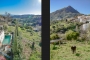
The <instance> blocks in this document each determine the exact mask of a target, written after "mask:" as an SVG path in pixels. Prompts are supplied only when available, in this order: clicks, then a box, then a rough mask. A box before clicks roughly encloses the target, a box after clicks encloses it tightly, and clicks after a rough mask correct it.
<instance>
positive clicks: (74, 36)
mask: <svg viewBox="0 0 90 60" xmlns="http://www.w3.org/2000/svg"><path fill="white" fill-rule="evenodd" d="M65 35H66V39H67V40H72V39H77V37H78V36H79V33H78V32H74V31H72V30H69V31H67V32H66V33H65Z"/></svg>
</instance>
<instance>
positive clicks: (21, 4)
mask: <svg viewBox="0 0 90 60" xmlns="http://www.w3.org/2000/svg"><path fill="white" fill-rule="evenodd" d="M5 12H8V13H10V14H17V15H22V14H35V15H38V14H39V15H41V0H0V14H5Z"/></svg>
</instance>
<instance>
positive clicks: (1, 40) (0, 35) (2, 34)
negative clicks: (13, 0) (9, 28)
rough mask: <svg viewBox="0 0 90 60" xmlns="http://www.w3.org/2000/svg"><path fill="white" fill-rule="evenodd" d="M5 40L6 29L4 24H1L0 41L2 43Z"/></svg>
mask: <svg viewBox="0 0 90 60" xmlns="http://www.w3.org/2000/svg"><path fill="white" fill-rule="evenodd" d="M3 40H4V30H3V25H0V42H1V43H2V42H3Z"/></svg>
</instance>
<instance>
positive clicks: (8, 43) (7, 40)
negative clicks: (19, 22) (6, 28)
mask: <svg viewBox="0 0 90 60" xmlns="http://www.w3.org/2000/svg"><path fill="white" fill-rule="evenodd" d="M10 41H11V35H5V37H4V40H3V42H2V44H3V45H10Z"/></svg>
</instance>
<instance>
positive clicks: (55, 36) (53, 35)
mask: <svg viewBox="0 0 90 60" xmlns="http://www.w3.org/2000/svg"><path fill="white" fill-rule="evenodd" d="M54 39H59V36H58V35H57V34H55V33H54V34H52V35H50V40H54Z"/></svg>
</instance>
